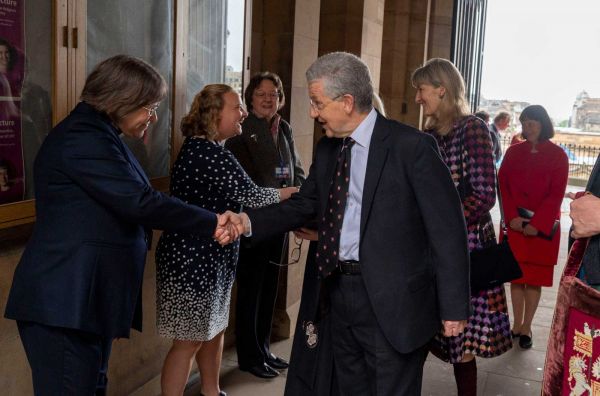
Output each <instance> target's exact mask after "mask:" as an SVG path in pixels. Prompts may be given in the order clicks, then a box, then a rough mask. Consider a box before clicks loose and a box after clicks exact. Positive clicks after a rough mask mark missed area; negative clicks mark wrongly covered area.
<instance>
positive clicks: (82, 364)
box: [17, 321, 112, 396]
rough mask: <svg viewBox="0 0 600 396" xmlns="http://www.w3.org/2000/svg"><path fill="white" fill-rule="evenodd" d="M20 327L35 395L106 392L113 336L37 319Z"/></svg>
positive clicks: (100, 393) (19, 324) (19, 322)
mask: <svg viewBox="0 0 600 396" xmlns="http://www.w3.org/2000/svg"><path fill="white" fill-rule="evenodd" d="M17 326H18V327H19V334H20V336H21V342H22V343H23V347H24V348H25V354H26V355H27V360H28V361H29V366H30V367H31V377H32V380H33V391H34V394H35V395H36V396H45V395H96V396H101V395H102V396H103V395H105V394H106V385H107V382H108V381H107V375H106V373H107V371H108V358H109V357H110V351H111V346H112V339H111V338H106V337H102V336H100V335H97V334H93V333H88V332H85V331H81V330H74V329H66V328H62V327H53V326H46V325H43V324H39V323H35V322H25V321H17Z"/></svg>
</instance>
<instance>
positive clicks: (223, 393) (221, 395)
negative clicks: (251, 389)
mask: <svg viewBox="0 0 600 396" xmlns="http://www.w3.org/2000/svg"><path fill="white" fill-rule="evenodd" d="M200 396H204V395H203V394H202V393H200ZM219 396H227V393H225V392H223V391H219Z"/></svg>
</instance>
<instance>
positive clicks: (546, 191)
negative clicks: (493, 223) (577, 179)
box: [498, 140, 569, 266]
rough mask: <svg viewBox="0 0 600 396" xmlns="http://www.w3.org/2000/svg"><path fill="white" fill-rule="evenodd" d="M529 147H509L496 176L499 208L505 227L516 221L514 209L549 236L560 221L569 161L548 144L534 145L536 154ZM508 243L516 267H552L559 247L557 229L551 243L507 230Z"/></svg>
mask: <svg viewBox="0 0 600 396" xmlns="http://www.w3.org/2000/svg"><path fill="white" fill-rule="evenodd" d="M531 147H532V146H531V143H529V142H528V141H524V142H522V143H519V144H516V145H514V146H510V147H509V148H508V150H507V151H506V155H505V156H504V160H503V161H502V165H501V166H500V170H499V172H498V179H499V182H500V193H501V194H502V207H503V209H504V216H505V221H506V224H507V225H508V224H509V223H510V221H511V220H512V219H514V218H515V217H518V216H519V214H518V212H517V208H518V207H522V208H526V209H529V210H532V211H534V212H535V215H534V216H533V218H532V219H531V225H532V226H533V227H535V228H536V229H537V230H538V231H540V232H542V233H544V234H547V235H549V234H550V232H551V230H552V226H553V225H554V221H555V220H560V205H561V203H562V200H563V197H564V195H565V189H566V187H567V180H568V176H569V160H568V158H567V155H566V154H565V152H564V150H563V149H562V148H560V147H559V146H557V145H556V144H554V143H552V142H550V141H549V140H548V141H544V142H541V143H538V145H537V147H536V149H537V151H538V152H537V153H532V152H531ZM508 238H509V239H508V241H509V244H510V247H511V250H512V251H513V254H514V255H515V258H516V259H517V261H518V262H519V263H531V264H537V265H549V266H550V265H556V261H557V258H558V248H559V245H560V228H559V229H558V230H557V232H556V233H555V234H554V237H553V238H552V240H551V241H549V240H546V239H543V238H539V237H526V236H525V235H523V234H522V233H520V232H516V231H513V230H511V229H510V228H508Z"/></svg>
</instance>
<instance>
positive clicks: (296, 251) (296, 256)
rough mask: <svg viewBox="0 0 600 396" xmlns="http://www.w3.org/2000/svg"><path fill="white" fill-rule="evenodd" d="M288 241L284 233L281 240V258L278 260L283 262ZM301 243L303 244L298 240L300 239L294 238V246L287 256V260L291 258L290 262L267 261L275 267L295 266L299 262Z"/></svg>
mask: <svg viewBox="0 0 600 396" xmlns="http://www.w3.org/2000/svg"><path fill="white" fill-rule="evenodd" d="M288 240H289V233H286V234H285V237H284V238H283V248H282V249H281V258H280V260H281V261H283V260H284V256H285V255H286V253H287V247H288ZM303 242H304V239H300V238H298V237H296V236H294V245H295V246H294V248H293V249H292V252H291V253H290V256H289V258H291V261H288V262H286V263H277V262H275V261H271V260H269V263H270V264H273V265H277V266H278V267H287V266H288V265H293V264H297V263H298V262H299V261H300V253H301V252H302V243H303Z"/></svg>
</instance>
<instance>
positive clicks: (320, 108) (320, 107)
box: [310, 94, 344, 112]
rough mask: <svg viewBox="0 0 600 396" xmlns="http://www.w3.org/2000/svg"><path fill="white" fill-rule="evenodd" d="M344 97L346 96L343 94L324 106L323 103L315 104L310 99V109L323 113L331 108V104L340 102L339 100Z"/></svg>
mask: <svg viewBox="0 0 600 396" xmlns="http://www.w3.org/2000/svg"><path fill="white" fill-rule="evenodd" d="M342 96H344V95H343V94H341V95H338V96H336V97H335V98H332V99H331V101H329V102H327V103H325V104H323V103H321V102H315V101H313V100H312V99H310V107H312V108H313V110H314V111H317V112H319V111H323V110H325V107H327V106H329V105H330V104H332V103H333V102H335V101H336V100H338V99H339V98H341V97H342Z"/></svg>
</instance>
